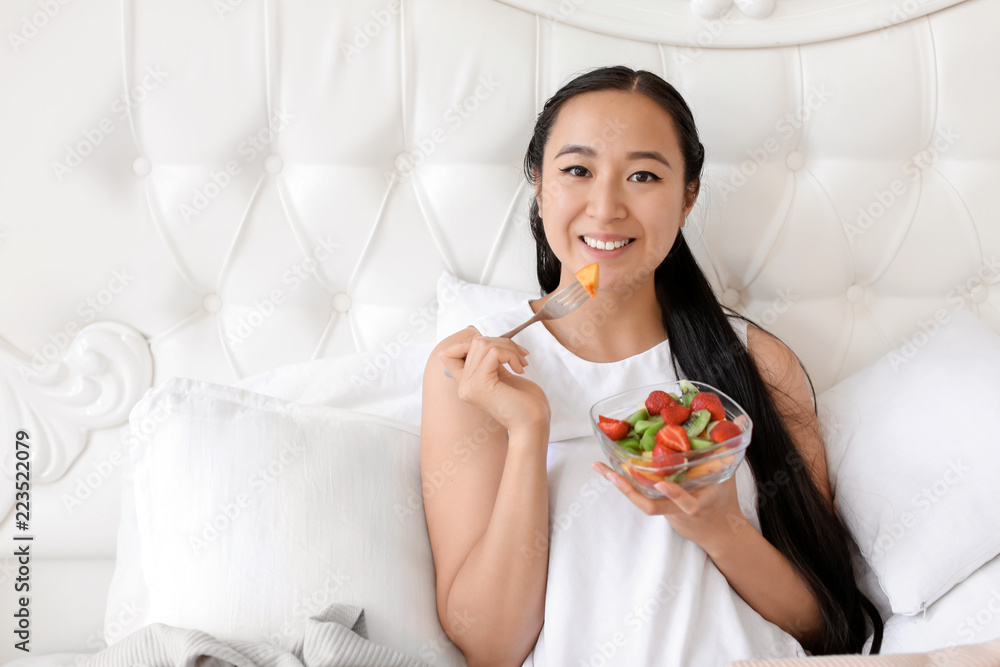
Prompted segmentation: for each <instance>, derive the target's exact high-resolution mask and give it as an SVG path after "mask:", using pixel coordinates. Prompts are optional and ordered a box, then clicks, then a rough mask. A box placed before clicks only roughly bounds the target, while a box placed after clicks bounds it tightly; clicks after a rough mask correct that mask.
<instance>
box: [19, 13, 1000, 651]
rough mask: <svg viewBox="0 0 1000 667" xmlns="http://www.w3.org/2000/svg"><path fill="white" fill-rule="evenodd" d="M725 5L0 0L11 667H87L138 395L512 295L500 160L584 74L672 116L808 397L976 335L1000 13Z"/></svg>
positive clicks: (520, 225)
mask: <svg viewBox="0 0 1000 667" xmlns="http://www.w3.org/2000/svg"><path fill="white" fill-rule="evenodd" d="M729 5H730V3H729V2H728V0H692V1H691V2H688V1H686V0H628V1H627V2H614V1H612V0H509V1H507V2H500V1H497V0H364V1H358V2H350V3H347V2H337V3H330V2H320V1H319V0H285V1H284V2H277V1H275V0H212V1H210V2H208V1H205V0H171V1H170V2H159V3H155V2H151V1H148V0H147V1H142V2H140V1H137V0H93V1H91V2H85V3H84V2H80V3H76V2H69V0H5V2H4V3H3V5H2V6H0V27H2V29H3V30H2V32H3V34H4V44H3V45H2V46H0V99H2V103H0V362H2V363H0V388H2V392H0V406H2V410H3V413H2V414H3V426H4V428H3V431H2V437H3V443H4V444H3V445H2V449H0V452H2V454H0V457H2V458H0V461H2V470H3V473H4V475H3V477H2V479H0V481H2V487H0V517H2V516H4V515H6V518H5V519H4V520H3V523H2V526H0V544H2V545H4V546H3V551H4V553H7V552H8V551H9V550H8V549H7V545H10V544H12V541H11V537H12V535H13V534H15V533H17V532H18V531H17V530H16V528H15V526H14V516H13V512H9V513H8V509H9V508H12V507H13V502H14V496H13V482H12V478H13V467H14V462H13V451H14V450H13V436H14V434H15V432H16V431H17V430H18V429H26V430H28V431H29V432H30V433H31V435H32V446H33V447H34V448H35V456H36V458H35V460H34V462H33V468H32V496H31V503H32V504H31V532H32V533H33V534H34V535H35V536H36V541H35V542H34V544H33V561H32V577H33V585H34V586H35V588H34V589H33V590H34V591H35V596H34V597H33V602H32V604H33V607H32V609H33V614H34V616H33V624H34V625H33V627H34V628H35V635H34V636H35V641H34V648H35V650H38V651H42V652H47V651H57V650H85V651H92V650H95V649H96V648H99V647H100V646H101V645H102V644H101V642H102V639H101V631H100V628H101V624H102V621H103V618H104V602H103V595H104V594H105V591H106V589H107V584H108V581H109V579H110V576H111V571H112V568H113V562H114V553H115V531H116V528H117V521H118V502H119V493H120V485H119V477H118V463H119V462H120V459H116V454H115V453H116V451H117V450H118V449H119V447H120V443H119V441H118V432H117V430H116V429H115V428H113V427H115V425H117V424H120V423H121V422H122V421H124V420H125V418H126V416H127V414H128V411H129V409H130V407H131V405H132V404H133V403H134V402H135V400H136V399H137V398H138V396H139V395H141V393H142V392H143V391H144V390H145V389H146V388H147V387H148V386H150V384H153V385H158V384H160V383H162V382H164V381H165V380H166V379H167V378H169V377H171V376H174V375H181V376H188V377H194V378H199V379H205V380H210V381H214V382H220V383H230V382H233V381H235V380H237V379H239V378H242V377H245V376H247V375H250V374H254V373H258V372H261V371H264V370H267V369H270V368H273V367H276V366H279V365H282V364H287V363H292V362H298V361H305V360H309V359H313V358H317V357H326V356H336V355H343V354H349V353H352V352H354V351H356V350H363V349H370V348H373V347H377V346H378V345H379V343H380V342H382V341H384V340H387V339H389V338H395V337H396V336H397V335H398V333H399V332H400V331H406V332H407V333H409V334H411V335H412V336H413V339H414V340H417V341H429V340H431V339H432V338H433V327H431V326H424V327H422V328H421V327H418V326H416V325H415V324H414V319H413V318H414V317H415V316H416V317H417V318H418V319H419V318H420V317H422V315H421V313H422V312H426V311H422V310H421V309H422V308H427V307H428V306H430V305H431V304H432V302H433V300H434V288H435V283H436V280H437V278H438V276H439V275H440V274H441V272H442V271H443V270H449V271H451V272H453V273H455V274H456V275H458V276H460V277H461V278H464V279H466V280H469V281H474V282H482V283H488V284H491V285H497V286H504V287H511V288H517V289H522V290H524V291H532V290H537V284H536V283H535V279H534V276H535V273H534V255H533V245H532V242H531V239H530V235H529V233H528V231H527V216H526V211H527V202H528V194H529V189H528V188H527V187H526V183H525V182H524V178H523V176H522V174H521V163H522V159H523V154H524V151H525V148H526V146H527V141H528V137H529V132H530V129H531V127H532V124H533V120H534V117H535V114H536V113H537V112H538V111H539V110H540V108H541V104H542V103H543V102H544V101H545V99H546V98H547V97H548V96H549V95H551V94H552V93H553V92H554V91H555V90H556V89H557V88H558V87H559V86H560V85H561V84H562V83H563V82H565V81H566V80H568V79H569V78H571V77H572V76H573V75H574V74H576V73H579V72H580V71H581V70H583V69H586V68H590V67H594V66H598V65H607V64H626V65H630V66H632V67H635V68H642V69H649V70H652V71H654V72H657V73H659V74H661V75H662V76H664V77H665V78H667V79H668V80H669V81H671V82H672V83H674V85H675V86H676V87H677V88H678V89H679V90H680V91H681V93H682V94H683V95H684V96H685V97H686V99H687V100H688V102H689V103H690V105H691V106H692V108H693V111H694V114H695V119H696V121H697V122H698V126H699V130H700V132H701V136H702V141H703V142H704V144H705V146H706V150H707V162H706V173H705V181H704V184H703V188H702V194H701V197H700V199H699V203H698V206H697V207H696V209H695V212H694V213H693V217H692V219H691V222H692V224H689V225H688V227H687V229H686V233H687V237H688V240H689V242H690V243H691V245H692V247H693V249H694V251H695V253H696V255H697V256H698V258H699V260H700V261H701V262H702V264H703V266H704V267H705V268H706V270H707V273H708V274H709V276H710V278H711V280H712V281H713V283H714V285H715V286H716V287H717V289H718V292H719V295H720V298H721V299H722V301H723V302H724V303H725V304H726V305H730V306H734V307H736V308H738V309H739V310H741V311H742V312H743V313H745V314H746V315H748V316H750V317H752V318H756V319H757V320H758V321H760V322H761V324H762V325H763V326H765V327H766V328H768V329H770V330H772V331H773V332H775V333H776V334H778V335H779V336H781V337H782V338H783V339H784V340H785V341H786V342H787V343H789V344H790V345H791V346H792V348H793V349H794V350H795V351H796V352H797V353H798V354H799V355H800V357H801V358H802V359H803V361H804V362H805V364H806V366H807V368H808V369H809V371H810V373H811V375H812V378H813V380H814V382H815V384H816V389H817V391H822V390H823V389H825V388H828V387H830V386H831V385H832V384H834V383H835V382H836V381H837V380H838V379H841V378H843V377H846V376H847V375H849V374H851V373H852V372H854V371H856V370H858V369H859V368H862V367H863V366H865V365H866V364H868V363H870V362H871V361H873V360H874V359H876V358H877V357H879V356H881V355H883V354H884V353H885V352H886V351H888V350H889V349H891V348H893V347H895V346H898V345H900V344H902V343H904V342H905V341H910V342H911V343H912V344H913V345H914V349H916V347H919V345H920V344H921V342H920V341H921V340H926V335H927V334H926V333H924V332H925V331H928V330H930V329H931V328H932V326H933V325H932V323H933V321H934V319H935V318H939V319H940V318H941V317H947V315H948V313H949V312H953V311H954V310H955V309H957V308H966V309H969V310H972V311H973V312H976V313H977V314H978V315H979V316H980V317H982V318H983V319H984V320H986V321H988V322H989V323H990V324H991V325H992V326H993V327H994V328H996V329H998V330H1000V312H998V310H997V307H998V304H1000V263H998V259H997V256H998V254H1000V223H998V220H997V211H998V210H1000V189H998V188H997V187H996V186H995V184H996V183H997V182H998V181H1000V161H998V160H997V156H998V155H1000V132H997V130H996V113H995V109H996V107H997V105H998V103H1000V78H998V77H997V74H996V73H997V72H998V71H1000V41H998V40H997V39H996V37H995V34H994V33H995V29H996V26H997V25H1000V3H997V2H994V1H993V0H967V1H965V2H958V1H956V0H926V1H923V2H917V1H916V0H905V1H904V2H896V3H892V2H889V1H888V0H877V1H875V0H868V1H867V2H841V3H836V5H834V3H829V2H822V1H821V0H776V2H774V1H768V0H738V1H737V2H736V6H733V7H730V6H729ZM720 12H725V13H723V14H721V17H719V18H711V17H713V16H719V13H720ZM706 17H709V18H706ZM32 371H34V372H32ZM8 478H10V479H8ZM13 572H14V571H13V569H12V560H11V559H10V558H9V556H8V557H7V558H6V559H4V560H0V588H2V589H3V590H4V595H3V602H2V604H0V613H2V614H3V615H4V617H6V618H10V617H11V616H9V615H8V614H9V613H11V612H10V610H11V609H12V608H13V607H12V605H10V603H8V600H10V599H11V598H10V596H8V595H7V591H8V590H9V589H10V588H11V587H12V577H13V576H14V574H13ZM121 613H122V614H127V613H129V612H128V610H121ZM71 619H74V620H71ZM57 629H58V630H57ZM9 650H10V648H9V643H8V642H5V643H4V645H3V647H0V658H3V657H6V656H8V655H11V654H9V653H5V652H7V651H9Z"/></svg>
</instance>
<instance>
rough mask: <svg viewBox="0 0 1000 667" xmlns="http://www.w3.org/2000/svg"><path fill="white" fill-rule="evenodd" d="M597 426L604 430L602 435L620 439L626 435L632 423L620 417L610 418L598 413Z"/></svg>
mask: <svg viewBox="0 0 1000 667" xmlns="http://www.w3.org/2000/svg"><path fill="white" fill-rule="evenodd" d="M597 427H598V428H599V429H601V430H602V431H604V435H606V436H608V437H609V438H611V439H612V440H621V439H622V438H624V437H625V436H626V435H628V432H629V429H631V428H632V425H631V424H629V423H628V422H627V421H622V420H621V419H612V418H611V417H605V416H604V415H598V416H597Z"/></svg>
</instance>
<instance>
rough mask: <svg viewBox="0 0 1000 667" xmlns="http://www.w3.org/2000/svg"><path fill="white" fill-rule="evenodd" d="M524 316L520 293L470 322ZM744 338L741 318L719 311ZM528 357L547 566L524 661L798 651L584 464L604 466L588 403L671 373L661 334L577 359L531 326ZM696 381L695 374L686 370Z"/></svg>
mask: <svg viewBox="0 0 1000 667" xmlns="http://www.w3.org/2000/svg"><path fill="white" fill-rule="evenodd" d="M532 314H533V311H532V310H531V306H530V305H529V304H528V301H527V300H525V301H523V302H521V303H520V304H519V305H518V306H517V307H516V308H513V309H511V310H508V311H504V312H501V313H496V314H493V315H489V316H487V317H483V318H480V319H478V320H476V321H474V322H473V326H475V328H476V329H477V330H478V331H479V332H480V333H482V334H483V335H486V336H498V335H500V334H501V333H503V332H505V331H508V330H510V329H512V328H513V327H515V326H517V325H518V324H520V323H521V322H523V321H524V320H526V319H527V318H529V317H530V316H531V315H532ZM730 321H731V322H732V325H733V329H734V330H735V331H736V333H737V335H738V336H739V337H740V338H741V340H742V341H743V344H744V346H745V345H746V322H744V321H743V320H740V319H738V318H730ZM514 340H515V341H516V342H517V343H519V344H520V345H523V346H524V347H526V348H527V349H528V350H529V351H530V352H531V356H530V357H528V360H529V362H530V364H529V365H528V367H527V368H526V369H525V374H524V377H526V378H528V379H530V380H532V381H533V382H536V383H538V385H539V386H541V387H542V389H543V390H544V391H545V395H546V396H547V397H548V399H549V404H550V406H551V409H552V422H551V427H550V442H549V448H548V460H547V466H548V481H549V512H550V514H549V535H550V538H551V539H550V545H549V569H548V583H547V588H546V592H545V623H544V626H543V627H542V632H541V635H539V637H538V641H537V642H536V644H535V647H534V649H533V651H532V652H531V654H530V655H529V656H528V658H527V660H526V661H525V662H524V667H564V666H565V667H603V666H609V665H628V666H629V667H642V666H644V665H664V666H674V665H676V666H677V667H699V666H702V665H704V666H705V667H720V666H721V665H725V664H726V663H728V662H730V661H733V660H741V659H750V658H779V657H794V656H804V655H806V654H805V653H804V652H803V651H802V649H801V647H800V646H799V644H798V642H796V641H795V639H794V638H793V637H791V635H789V634H787V633H785V632H784V631H782V630H781V629H780V628H778V627H777V626H776V625H774V624H772V623H770V622H768V621H766V620H764V618H763V617H761V616H760V614H758V613H757V612H756V611H754V610H753V608H751V607H750V606H749V605H748V604H747V603H746V602H744V601H743V599H742V598H741V597H740V596H739V595H738V594H737V593H736V592H735V591H734V590H733V589H732V587H730V585H729V582H728V581H727V580H726V578H725V577H724V576H723V575H722V573H721V572H720V571H719V570H718V568H716V566H715V564H714V563H713V562H712V560H711V559H710V558H709V557H708V555H707V554H706V553H705V552H704V550H702V548H701V547H699V546H698V545H697V544H695V543H694V542H691V541H689V540H687V539H685V538H684V537H681V536H680V535H678V534H677V533H675V532H674V530H673V528H672V527H671V526H670V524H669V523H668V522H667V521H666V519H664V517H662V516H655V517H649V516H646V515H645V514H643V513H642V512H641V511H640V510H639V509H638V508H637V507H635V505H633V504H632V503H631V502H629V500H628V499H627V498H626V497H625V496H624V495H623V494H622V493H621V492H620V491H618V490H617V489H616V488H615V487H614V485H612V484H611V483H610V482H609V481H608V480H607V479H605V478H604V477H603V476H601V475H600V474H598V473H597V472H595V471H594V470H593V469H592V468H591V465H592V464H593V463H594V462H595V461H601V462H603V463H607V458H606V457H605V455H604V452H603V451H602V450H601V448H600V445H599V444H598V442H597V439H596V438H595V437H594V435H593V431H592V430H591V426H590V408H591V406H592V405H593V404H594V403H596V402H597V401H599V400H601V399H603V398H606V397H608V396H610V395H612V394H616V393H619V392H622V391H626V390H628V389H631V388H634V387H640V386H644V385H649V384H655V383H657V382H667V381H672V380H675V379H676V375H675V373H674V371H673V367H672V365H671V360H670V347H669V341H663V342H662V343H660V344H659V345H656V346H655V347H653V348H650V349H649V350H646V351H645V352H642V353H640V354H637V355H635V356H632V357H629V358H627V359H623V360H621V361H614V362H608V363H599V362H593V361H587V360H585V359H581V358H580V357H578V356H576V355H575V354H573V353H572V352H570V351H569V350H567V349H566V348H565V347H563V346H562V344H561V343H559V341H558V340H556V339H555V337H554V336H553V335H552V334H551V333H550V332H549V331H548V329H546V328H545V325H544V324H543V323H535V324H533V325H531V326H529V327H528V328H526V329H525V330H523V331H522V332H521V333H519V334H517V336H515V337H514ZM692 379H697V378H692ZM736 482H737V494H738V496H739V501H740V507H741V508H742V510H743V513H744V515H745V516H746V517H747V519H748V520H749V521H750V523H751V524H753V525H754V527H755V528H757V529H758V530H759V529H760V524H759V522H758V519H757V512H756V490H755V488H754V484H753V477H752V474H751V472H750V468H749V464H747V462H746V461H745V460H744V462H743V463H742V464H741V465H740V467H739V468H738V469H737V473H736Z"/></svg>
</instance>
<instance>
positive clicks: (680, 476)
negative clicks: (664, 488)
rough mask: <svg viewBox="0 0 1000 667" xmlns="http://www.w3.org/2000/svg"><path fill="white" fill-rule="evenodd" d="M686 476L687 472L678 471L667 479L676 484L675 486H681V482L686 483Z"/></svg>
mask: <svg viewBox="0 0 1000 667" xmlns="http://www.w3.org/2000/svg"><path fill="white" fill-rule="evenodd" d="M686 474H687V470H678V471H677V472H675V473H674V474H673V475H671V476H670V477H667V479H668V480H669V481H671V482H674V483H675V484H680V483H681V482H683V481H684V476H685V475H686Z"/></svg>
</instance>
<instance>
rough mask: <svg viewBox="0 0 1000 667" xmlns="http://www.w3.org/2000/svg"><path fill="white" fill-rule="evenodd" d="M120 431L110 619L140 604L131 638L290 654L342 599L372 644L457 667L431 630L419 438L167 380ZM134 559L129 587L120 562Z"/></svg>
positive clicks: (411, 430) (407, 430) (331, 411)
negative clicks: (195, 637) (122, 459)
mask: <svg viewBox="0 0 1000 667" xmlns="http://www.w3.org/2000/svg"><path fill="white" fill-rule="evenodd" d="M144 424H145V427H144ZM130 427H131V429H132V433H133V435H138V434H141V435H142V436H143V437H142V438H141V439H140V438H137V439H136V441H134V442H135V443H136V446H135V447H133V448H132V456H131V457H130V459H131V460H130V461H129V462H128V463H127V465H126V467H127V468H128V467H129V466H131V467H132V468H134V470H127V471H126V479H128V478H129V477H132V478H133V479H134V489H133V493H134V517H133V520H134V521H135V526H136V528H135V529H132V530H130V529H129V528H128V526H127V519H128V517H127V516H126V515H127V510H128V507H127V506H128V503H127V502H126V503H125V507H123V524H122V530H121V532H120V535H119V548H120V552H119V563H118V565H117V567H116V574H115V581H114V582H113V584H112V589H113V590H112V594H111V596H110V597H109V609H108V620H109V621H111V619H112V618H113V616H114V613H115V609H113V608H112V604H115V605H116V606H117V608H119V609H120V608H121V606H122V604H123V602H122V601H128V600H134V601H136V602H137V604H136V606H135V608H134V609H135V610H136V611H135V613H133V614H132V615H133V616H134V617H135V618H134V619H129V621H130V622H129V623H128V625H129V628H130V629H134V628H137V627H141V626H143V625H148V624H150V623H165V624H168V625H175V626H180V627H189V628H197V629H199V630H202V631H205V632H208V633H209V634H212V635H215V636H218V637H220V638H224V639H246V640H254V639H257V640H260V639H269V640H271V641H273V642H274V643H276V644H277V645H279V646H282V647H283V648H286V649H291V648H292V647H293V646H294V644H295V641H296V640H297V639H299V638H300V637H301V636H302V634H303V630H304V622H305V619H306V618H307V617H308V616H310V615H312V614H314V613H315V612H317V611H319V610H320V609H322V608H324V607H325V606H327V605H329V604H330V603H331V602H344V603H349V604H356V605H360V606H362V607H364V609H365V615H366V617H367V619H368V627H369V631H370V632H369V635H370V638H371V639H372V641H374V642H376V643H380V644H385V645H386V646H390V647H392V648H394V649H397V650H399V651H402V652H405V653H408V654H410V655H412V656H414V657H418V658H420V659H423V660H425V661H427V662H429V663H432V664H437V665H464V664H465V662H464V659H463V658H462V655H461V653H460V652H459V651H458V649H457V648H455V647H454V645H452V644H451V643H450V642H449V641H448V639H447V637H446V635H445V634H444V631H443V629H442V628H441V625H440V623H439V622H438V619H437V611H436V604H435V588H434V567H433V561H432V557H431V551H430V543H429V539H428V536H427V526H426V522H425V520H424V514H423V503H422V496H421V481H420V466H419V452H420V450H419V430H418V428H417V427H416V426H413V425H410V424H406V423H403V422H397V421H394V420H391V419H387V418H381V417H376V416H371V415H364V414H361V413H356V412H349V411H346V410H340V409H336V408H330V407H322V406H310V405H301V404H296V403H289V402H285V401H281V400H279V399H276V398H272V397H268V396H264V395H261V394H256V393H253V392H249V391H245V390H242V389H239V388H236V387H225V386H220V385H214V384H211V383H207V382H200V381H196V380H189V379H181V378H174V379H172V380H169V381H167V382H166V383H165V384H163V385H162V386H160V387H159V388H156V389H151V390H149V391H148V392H147V393H146V395H145V396H144V397H143V398H142V400H141V401H140V402H139V403H138V404H137V405H136V406H135V408H134V409H133V410H132V414H131V415H130ZM124 493H126V494H127V493H128V490H127V489H126V490H125V491H124ZM130 543H131V544H130ZM136 543H137V544H136ZM136 551H137V552H138V554H139V559H140V562H141V571H140V573H139V574H138V575H136V573H135V572H136V571H135V568H131V569H130V567H129V564H128V563H127V562H122V559H123V557H124V558H125V559H127V558H129V557H130V556H129V554H130V553H134V552H136ZM132 557H134V556H132ZM119 570H121V576H119ZM126 586H131V587H132V588H131V589H129V590H125V587H126ZM112 600H114V603H113V602H112ZM111 630H112V629H111V628H110V625H109V627H108V628H106V634H107V635H109V636H108V641H109V642H113V641H116V640H118V639H121V638H122V637H123V636H124V635H125V632H124V631H123V632H120V633H119V635H120V636H115V637H112V636H111V635H112V634H113V633H112V631H111Z"/></svg>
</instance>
